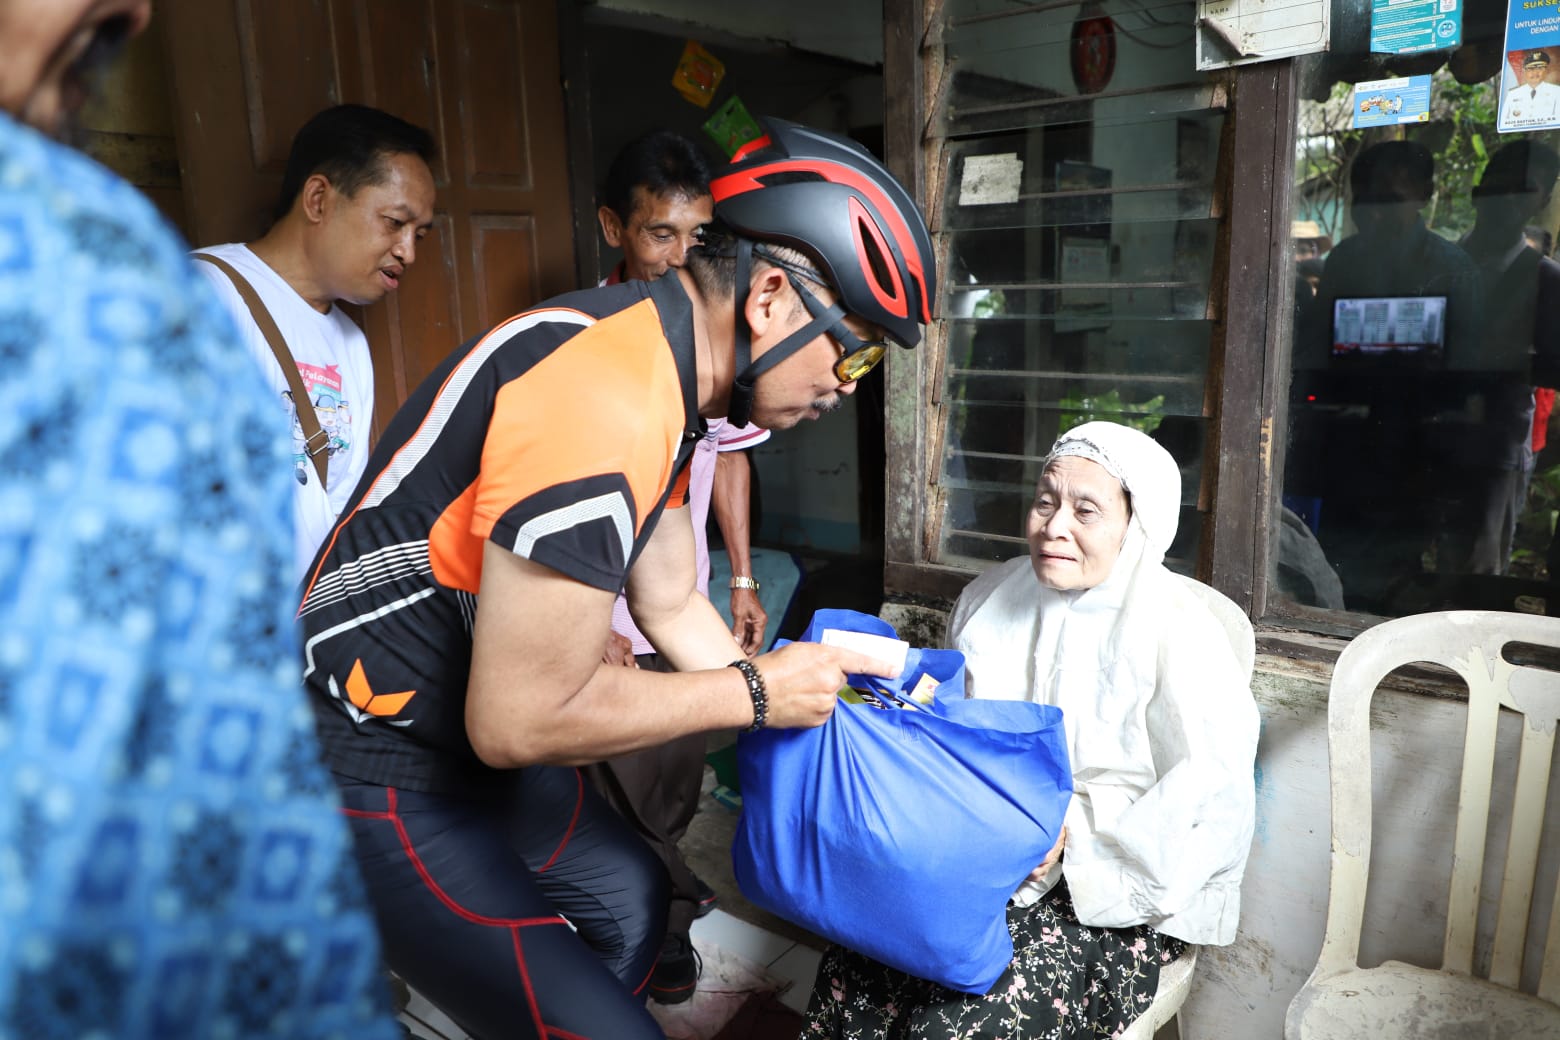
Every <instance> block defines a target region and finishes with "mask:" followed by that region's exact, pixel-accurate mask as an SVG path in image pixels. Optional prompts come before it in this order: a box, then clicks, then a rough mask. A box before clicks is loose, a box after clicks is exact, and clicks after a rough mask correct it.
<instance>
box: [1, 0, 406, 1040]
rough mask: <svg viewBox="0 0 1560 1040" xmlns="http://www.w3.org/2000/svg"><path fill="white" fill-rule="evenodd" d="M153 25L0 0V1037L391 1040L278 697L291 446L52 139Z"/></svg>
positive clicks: (128, 4) (189, 277)
mask: <svg viewBox="0 0 1560 1040" xmlns="http://www.w3.org/2000/svg"><path fill="white" fill-rule="evenodd" d="M149 14H150V4H149V3H148V2H147V0H0V54H3V55H4V59H3V61H0V1038H3V1040H50V1038H54V1037H60V1038H66V1037H69V1038H80V1037H100V1038H105V1040H106V1038H114V1040H126V1038H130V1040H140V1038H157V1040H169V1038H173V1037H190V1038H200V1040H210V1038H218V1037H221V1038H232V1040H238V1038H248V1037H262V1036H274V1037H287V1038H289V1040H297V1038H315V1037H318V1038H321V1040H323V1038H326V1037H330V1038H351V1040H358V1038H373V1040H379V1038H384V1040H390V1038H393V1037H398V1036H400V1032H399V1030H398V1028H397V1026H396V1024H395V1022H394V1020H393V1018H392V1017H391V1014H390V1011H389V994H388V990H387V987H386V985H385V979H384V975H383V973H382V972H381V970H380V968H379V965H380V955H379V944H378V940H377V938H376V936H375V933H374V931H373V926H372V922H371V919H370V917H369V915H368V913H367V911H366V908H365V906H364V902H363V895H362V885H361V880H360V878H359V877H358V876H357V874H356V872H355V870H356V868H355V866H354V863H353V860H352V859H351V857H350V848H349V845H348V842H349V838H348V835H347V830H346V827H345V826H344V824H343V822H342V820H341V818H340V817H339V815H338V809H337V804H336V800H335V792H334V789H333V787H332V786H331V784H330V782H329V780H328V779H327V777H326V775H325V773H324V772H323V770H322V769H321V767H320V765H319V763H318V745H317V744H316V741H315V737H314V732H313V722H312V719H311V717H310V713H309V710H308V708H307V707H306V706H305V704H304V701H303V694H302V691H301V690H300V689H299V676H298V673H299V664H298V653H297V642H296V638H297V637H296V634H295V629H294V627H293V624H292V621H291V617H290V614H291V597H290V590H289V588H288V576H289V574H290V568H289V566H288V561H289V559H290V554H291V551H292V549H291V546H292V527H291V520H290V517H291V512H290V510H291V504H290V499H289V488H288V486H287V481H288V480H289V479H290V478H289V476H288V471H287V467H286V466H285V465H283V464H282V463H283V460H282V459H281V458H280V457H279V456H280V454H281V452H282V446H283V445H285V444H286V438H285V437H284V436H283V434H284V433H285V431H284V430H281V429H278V428H277V425H276V424H278V423H279V422H280V421H281V420H280V418H279V417H278V415H277V413H276V409H275V408H274V407H273V405H272V403H271V402H270V401H269V400H268V399H267V396H266V393H265V391H264V389H263V387H262V386H261V382H260V378H259V375H258V373H257V372H256V369H255V365H254V362H253V361H252V360H251V359H250V357H249V356H248V354H247V353H246V352H245V350H244V349H243V347H242V346H240V344H239V341H238V339H237V337H236V333H235V331H234V329H233V327H232V325H231V323H230V319H229V318H228V317H227V314H226V313H225V312H224V311H223V310H222V308H221V306H220V305H219V304H218V302H217V301H216V299H215V297H214V296H213V295H212V293H211V290H210V289H209V288H208V287H207V286H206V285H205V283H204V282H203V281H202V280H201V279H200V278H199V277H198V276H197V275H195V274H194V273H193V272H192V271H191V268H190V262H189V260H188V258H187V257H186V255H185V248H186V247H185V245H184V243H182V242H181V241H179V239H178V237H177V236H176V235H175V234H174V233H173V232H172V231H170V230H169V229H168V228H167V226H166V225H165V224H164V223H163V221H162V220H161V218H160V217H159V216H158V215H157V213H156V211H155V210H154V209H153V208H152V206H151V205H150V204H149V203H148V202H147V201H146V200H145V199H144V198H142V197H141V196H140V195H139V194H138V193H137V192H136V191H135V190H134V189H132V188H131V187H130V186H128V185H127V184H125V183H124V182H122V181H120V180H119V179H118V178H116V177H115V176H114V175H112V174H111V173H109V172H107V171H106V170H103V169H102V168H100V167H98V166H96V165H94V164H93V163H92V162H90V161H89V160H87V159H85V158H83V157H82V156H81V155H79V154H78V153H76V152H74V151H72V150H71V149H69V148H67V147H65V146H63V145H61V144H59V143H57V142H56V141H55V140H52V139H51V137H53V136H57V135H59V134H61V133H62V132H63V131H64V130H65V128H66V124H67V123H68V122H69V120H70V117H71V115H72V113H73V112H74V110H75V109H76V108H77V107H79V105H80V103H81V101H82V99H83V98H84V96H85V94H86V93H87V89H88V86H89V85H90V73H91V72H92V71H93V69H94V68H97V67H99V66H101V64H102V63H103V62H104V61H105V60H106V59H107V58H108V57H110V56H112V54H113V53H114V52H115V51H116V50H117V49H118V47H117V45H118V44H121V43H123V41H124V40H126V39H128V38H129V37H131V36H133V35H134V34H135V33H136V32H138V31H140V30H141V29H142V28H143V27H144V26H145V24H146V21H147V19H148V17H149Z"/></svg>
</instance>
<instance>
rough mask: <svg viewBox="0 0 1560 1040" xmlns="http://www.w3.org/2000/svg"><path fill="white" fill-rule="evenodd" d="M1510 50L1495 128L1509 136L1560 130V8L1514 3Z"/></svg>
mask: <svg viewBox="0 0 1560 1040" xmlns="http://www.w3.org/2000/svg"><path fill="white" fill-rule="evenodd" d="M1505 51H1506V60H1505V61H1504V62H1502V63H1501V68H1500V116H1499V118H1498V119H1497V120H1496V122H1495V129H1496V130H1498V131H1500V132H1501V133H1503V134H1506V133H1512V132H1517V131H1523V130H1547V129H1549V128H1551V127H1555V126H1560V83H1556V79H1560V63H1557V62H1556V56H1557V55H1560V6H1556V5H1555V4H1554V3H1553V2H1552V0H1510V4H1509V5H1508V6H1507V8H1506V47H1505Z"/></svg>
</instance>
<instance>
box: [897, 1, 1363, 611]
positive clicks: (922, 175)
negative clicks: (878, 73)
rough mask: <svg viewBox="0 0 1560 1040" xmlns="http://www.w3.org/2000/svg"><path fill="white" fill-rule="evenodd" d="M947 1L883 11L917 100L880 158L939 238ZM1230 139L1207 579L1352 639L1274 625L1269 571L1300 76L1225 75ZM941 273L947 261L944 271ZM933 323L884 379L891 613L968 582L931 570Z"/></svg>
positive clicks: (1278, 71)
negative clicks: (937, 127) (938, 126)
mask: <svg viewBox="0 0 1560 1040" xmlns="http://www.w3.org/2000/svg"><path fill="white" fill-rule="evenodd" d="M943 8H944V4H943V2H942V0H884V3H883V26H884V61H883V78H884V82H885V83H890V84H896V83H897V84H914V85H916V86H918V87H919V89H904V90H890V91H888V92H887V96H886V98H885V119H884V151H885V158H886V160H887V162H888V165H889V168H890V169H891V170H892V171H893V172H894V174H895V176H897V177H899V178H900V179H901V180H902V181H903V182H904V183H905V184H906V185H907V186H908V187H909V188H910V189H911V191H912V193H913V195H914V196H915V198H917V199H918V200H920V201H921V202H922V205H923V206H924V207H925V209H926V212H927V213H928V215H929V216H930V217H932V218H933V221H934V222H935V207H936V206H937V205H938V204H939V203H938V201H937V200H938V198H939V196H940V195H941V185H940V184H937V183H929V180H930V181H935V179H936V178H935V171H933V175H932V176H930V177H929V166H930V165H931V164H933V163H935V162H936V155H937V149H938V147H939V142H938V141H937V140H935V139H933V138H932V137H931V129H932V125H933V120H934V119H935V117H936V112H937V108H938V103H939V98H940V97H941V93H942V89H943V79H942V77H943V71H944V69H945V63H944V53H943V47H942V45H941V43H940V42H939V41H940V32H939V30H940V25H941V19H942V17H943ZM1227 88H1228V90H1229V92H1230V101H1229V108H1228V110H1227V114H1226V117H1225V118H1226V130H1225V133H1224V135H1223V138H1222V143H1221V149H1220V153H1219V172H1220V177H1219V180H1218V182H1217V184H1216V187H1215V193H1214V203H1213V205H1214V211H1213V215H1215V216H1222V217H1224V219H1223V220H1222V222H1221V223H1220V230H1219V237H1218V241H1217V245H1216V248H1215V253H1214V269H1213V274H1212V281H1211V284H1210V289H1209V312H1210V317H1211V318H1212V319H1213V332H1212V343H1211V349H1210V358H1209V377H1208V389H1207V393H1206V398H1205V403H1204V415H1205V416H1206V417H1207V418H1208V419H1209V440H1208V444H1207V446H1206V452H1205V455H1204V458H1205V459H1206V460H1208V462H1205V466H1206V465H1208V463H1212V469H1211V472H1209V473H1208V474H1207V475H1206V476H1205V479H1204V488H1203V494H1204V495H1205V496H1207V500H1206V501H1205V502H1203V503H1202V505H1203V506H1205V507H1206V508H1205V510H1204V513H1203V516H1204V529H1203V532H1202V533H1203V537H1202V539H1201V549H1200V552H1199V558H1198V564H1197V575H1198V577H1199V578H1201V579H1203V580H1204V581H1207V582H1208V583H1209V584H1211V585H1213V586H1214V587H1215V588H1217V589H1218V590H1219V591H1221V592H1223V593H1224V594H1225V595H1227V596H1229V597H1230V598H1231V599H1233V600H1234V601H1235V602H1236V603H1238V604H1239V605H1240V606H1241V607H1242V608H1243V609H1244V610H1245V611H1246V612H1247V614H1248V615H1249V616H1250V617H1252V618H1254V619H1257V620H1259V621H1262V622H1266V623H1269V624H1272V625H1274V626H1275V627H1277V628H1288V629H1296V630H1302V631H1312V632H1322V633H1327V634H1335V635H1340V634H1341V635H1346V634H1349V633H1350V632H1352V631H1357V630H1358V629H1359V628H1361V627H1363V620H1362V619H1359V616H1358V615H1355V616H1353V620H1351V616H1350V615H1347V614H1344V613H1342V612H1337V611H1322V610H1315V609H1310V608H1304V607H1295V606H1293V605H1290V604H1285V605H1284V609H1283V611H1282V613H1278V614H1273V615H1272V616H1271V617H1270V616H1269V611H1270V607H1271V606H1276V604H1275V603H1274V599H1276V597H1269V595H1268V591H1269V589H1268V585H1269V578H1268V574H1269V568H1270V561H1271V560H1272V558H1273V555H1274V553H1276V551H1277V529H1276V527H1275V526H1274V524H1273V517H1274V504H1275V503H1276V501H1277V499H1278V495H1279V488H1278V486H1277V481H1276V479H1275V474H1281V473H1282V472H1283V453H1284V447H1285V442H1286V433H1285V431H1286V430H1287V428H1288V416H1287V414H1286V409H1285V400H1286V394H1287V389H1288V385H1289V352H1290V346H1291V344H1290V338H1291V333H1290V324H1291V322H1290V321H1288V320H1287V318H1286V316H1287V315H1288V314H1289V313H1290V311H1291V309H1292V307H1293V292H1294V286H1293V276H1292V270H1291V269H1292V258H1291V256H1290V254H1289V238H1288V234H1287V230H1286V229H1287V228H1288V226H1289V213H1290V206H1291V195H1292V191H1293V181H1294V160H1293V156H1294V145H1295V117H1294V113H1295V89H1296V76H1295V70H1294V62H1293V61H1292V60H1289V59H1285V60H1280V61H1273V62H1263V63H1258V64H1253V65H1246V66H1241V67H1239V68H1236V69H1232V70H1230V72H1229V73H1228V79H1227ZM942 259H943V258H941V257H939V261H941V260H942ZM939 326H940V323H938V322H934V323H933V325H932V326H931V327H929V328H928V329H927V330H926V339H925V341H924V342H923V344H922V346H921V347H919V348H918V349H916V350H915V351H904V352H896V353H895V354H894V355H893V356H892V357H891V358H890V360H889V363H888V366H887V423H886V431H885V436H886V439H887V451H888V460H889V465H888V473H887V488H886V494H887V501H888V502H889V503H890V504H891V507H890V508H889V509H888V510H887V525H886V531H885V543H884V554H885V560H884V576H883V577H884V589H885V593H886V595H887V596H888V597H889V598H891V599H894V600H896V601H903V602H910V603H917V602H919V603H931V604H936V605H946V604H950V603H951V602H952V601H953V600H954V599H955V598H956V597H957V596H958V593H959V592H960V590H962V589H963V587H964V585H965V584H967V583H968V582H969V580H970V579H971V578H972V577H974V574H973V573H972V572H969V571H966V570H963V569H961V568H955V567H949V566H945V565H940V564H937V563H934V562H932V556H933V551H934V549H935V546H936V544H937V522H938V521H937V517H938V515H939V512H940V509H939V508H938V503H939V501H940V492H939V490H938V487H937V484H936V474H937V472H938V466H937V461H938V460H937V459H935V458H933V457H932V456H933V455H934V454H936V453H937V452H939V451H940V446H941V438H939V437H937V436H936V435H935V430H936V422H937V420H938V419H940V417H941V410H940V408H941V405H940V398H941V395H942V393H943V387H942V361H943V356H944V351H945V347H946V342H947V339H946V336H945V334H944V333H943V330H942V329H941V328H940V327H939Z"/></svg>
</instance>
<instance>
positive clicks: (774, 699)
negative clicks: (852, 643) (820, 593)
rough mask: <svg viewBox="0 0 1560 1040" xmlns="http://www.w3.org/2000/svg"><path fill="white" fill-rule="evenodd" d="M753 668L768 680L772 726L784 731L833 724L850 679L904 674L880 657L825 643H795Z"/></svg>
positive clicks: (756, 661) (758, 661) (763, 658)
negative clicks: (841, 691)
mask: <svg viewBox="0 0 1560 1040" xmlns="http://www.w3.org/2000/svg"><path fill="white" fill-rule="evenodd" d="M753 664H754V665H756V666H757V667H758V671H759V674H760V675H762V676H763V677H764V689H765V692H766V693H767V694H768V696H769V723H768V724H769V725H770V726H774V727H777V728H780V729H808V728H810V727H813V726H821V725H823V724H824V723H825V722H828V721H829V716H830V715H832V714H833V713H834V705H835V704H836V703H837V702H838V699H839V692H840V688H841V687H843V686H844V685H845V677H846V676H847V675H876V676H879V677H880V678H884V679H892V678H895V677H896V676H897V675H898V674H899V673H898V672H897V671H896V670H895V669H894V668H893V667H892V666H890V665H888V664H885V663H884V662H882V661H879V660H878V659H877V658H875V657H868V656H867V655H866V654H863V653H860V652H858V651H855V650H846V649H845V648H844V647H838V646H824V645H823V644H821V643H791V644H789V645H787V646H783V647H781V648H780V649H778V650H775V651H773V652H772V653H767V654H764V655H763V656H761V657H755V658H754V659H753Z"/></svg>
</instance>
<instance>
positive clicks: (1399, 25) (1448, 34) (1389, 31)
mask: <svg viewBox="0 0 1560 1040" xmlns="http://www.w3.org/2000/svg"><path fill="white" fill-rule="evenodd" d="M1461 43H1462V3H1461V0H1371V5H1370V49H1371V51H1372V53H1375V54H1417V53H1419V52H1420V51H1438V50H1450V49H1451V48H1453V47H1456V46H1458V45H1459V44H1461Z"/></svg>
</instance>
